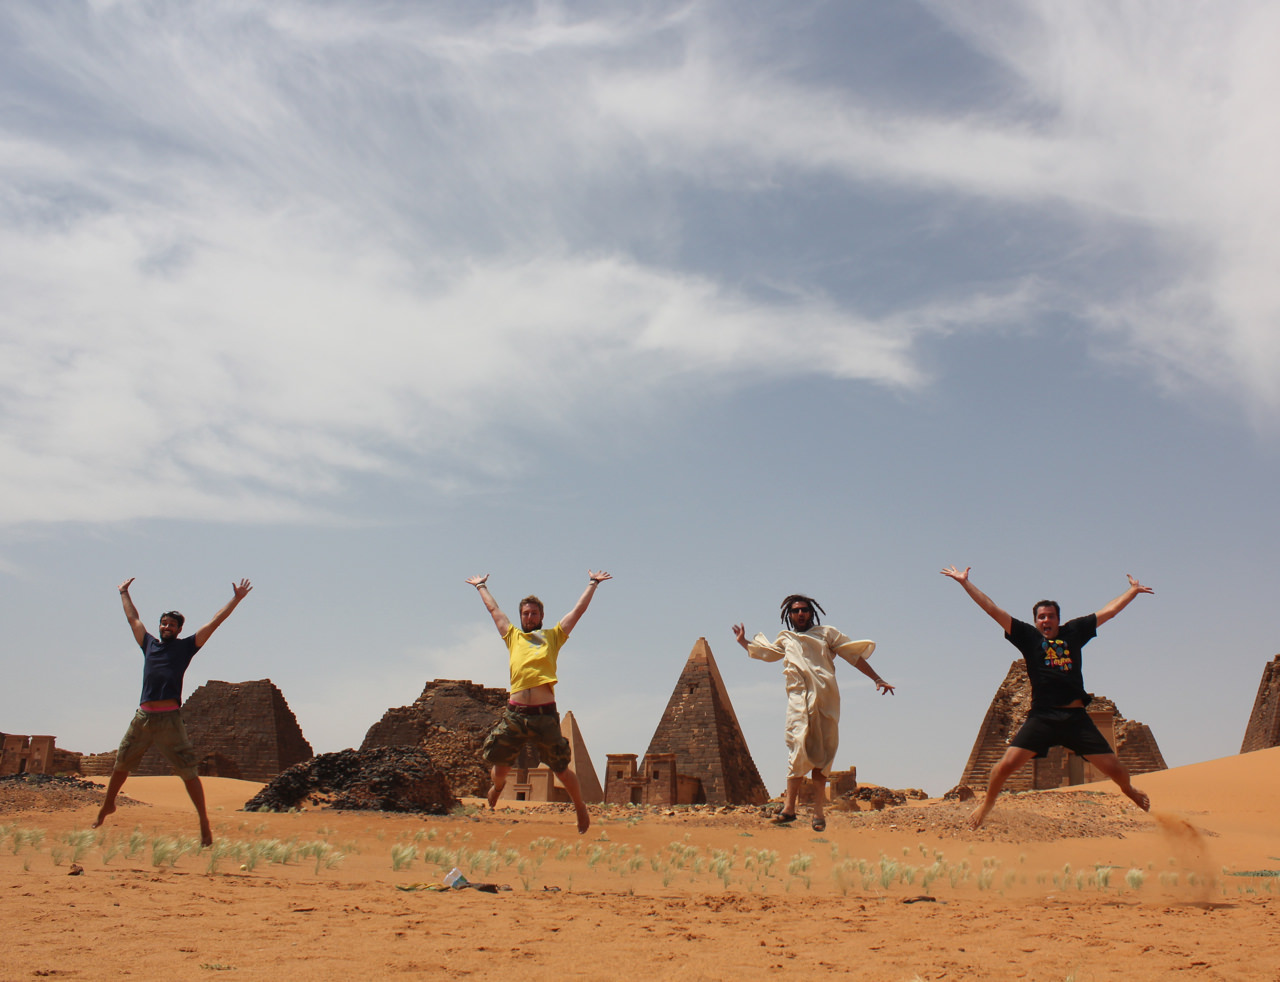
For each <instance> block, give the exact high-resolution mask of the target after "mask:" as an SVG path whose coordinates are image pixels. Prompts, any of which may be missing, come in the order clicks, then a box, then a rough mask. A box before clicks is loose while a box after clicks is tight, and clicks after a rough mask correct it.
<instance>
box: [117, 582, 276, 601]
mask: <svg viewBox="0 0 1280 982" xmlns="http://www.w3.org/2000/svg"><path fill="white" fill-rule="evenodd" d="M131 582H132V581H131ZM252 589H253V586H252V585H251V584H250V583H249V581H248V580H241V581H240V583H239V584H238V585H237V584H235V583H232V584H231V592H232V593H234V594H235V596H236V599H237V600H243V599H244V598H245V597H246V596H248V595H249V591H250V590H252Z"/></svg>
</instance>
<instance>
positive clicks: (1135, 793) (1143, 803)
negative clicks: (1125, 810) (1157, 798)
mask: <svg viewBox="0 0 1280 982" xmlns="http://www.w3.org/2000/svg"><path fill="white" fill-rule="evenodd" d="M1125 794H1127V795H1128V796H1129V800H1130V801H1132V802H1133V803H1134V804H1135V805H1137V806H1138V807H1139V808H1141V809H1142V810H1143V811H1144V812H1149V811H1151V799H1150V798H1148V797H1147V796H1146V794H1145V793H1144V792H1142V791H1139V790H1138V789H1137V788H1135V787H1134V786H1133V785H1132V784H1131V785H1129V790H1127V791H1126V792H1125Z"/></svg>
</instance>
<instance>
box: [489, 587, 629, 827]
mask: <svg viewBox="0 0 1280 982" xmlns="http://www.w3.org/2000/svg"><path fill="white" fill-rule="evenodd" d="M488 579H489V574H488V573H485V574H484V576H472V577H468V578H467V582H468V583H470V584H471V585H472V586H473V587H475V588H476V590H477V591H478V592H479V594H480V599H481V601H483V602H484V606H485V609H486V610H487V611H489V614H490V616H491V617H493V623H494V626H495V627H497V629H498V633H499V634H501V635H502V640H503V641H505V642H506V643H507V652H508V654H509V656H510V660H511V695H510V697H509V700H508V702H507V708H506V710H505V711H504V712H503V714H502V718H501V719H499V720H498V723H497V725H496V726H495V727H494V728H493V729H492V730H491V731H490V732H489V735H488V737H486V738H485V741H484V748H483V750H482V751H481V753H482V754H483V755H484V759H485V760H486V761H488V763H489V764H491V765H492V767H493V769H492V771H491V772H490V773H491V775H492V777H493V785H492V787H490V788H489V807H490V808H493V807H495V806H496V805H497V804H498V796H499V795H500V794H502V789H503V787H504V786H505V785H506V783H507V772H508V771H510V770H511V765H512V764H514V763H515V762H516V758H518V757H519V756H520V751H521V750H522V749H523V748H524V746H525V744H527V743H532V744H533V745H534V746H535V747H537V748H538V759H539V761H541V762H542V763H544V764H546V765H547V766H548V767H549V768H551V771H552V773H554V774H555V776H556V780H558V781H559V782H560V783H561V784H562V785H564V789H565V790H566V791H568V792H569V797H570V798H571V799H573V807H574V810H575V811H576V812H577V815H578V832H579V833H583V832H585V831H587V829H588V828H590V826H591V815H590V813H589V812H588V811H587V805H586V802H584V801H583V800H582V790H581V788H579V786H578V776H577V775H576V774H574V773H573V771H571V770H569V762H570V759H571V757H570V747H569V741H568V740H566V739H565V738H564V737H563V736H562V735H561V733H560V714H559V713H558V712H557V711H556V689H555V686H556V682H557V681H558V680H557V678H556V659H557V658H558V657H559V654H560V649H561V647H563V645H564V643H565V642H566V641H568V640H569V634H570V633H571V632H572V631H573V629H574V627H576V626H577V624H578V619H579V618H581V617H582V615H583V614H584V613H585V612H586V609H587V607H588V606H590V604H591V598H592V597H594V596H595V593H596V587H598V586H599V585H600V584H601V583H603V582H604V581H605V580H611V579H613V577H612V576H610V575H609V574H608V573H606V572H605V571H604V570H601V571H600V572H598V573H593V572H592V571H591V570H587V579H588V580H589V582H588V584H587V588H586V590H584V591H583V593H582V596H581V597H579V598H578V602H577V603H576V604H574V605H573V609H572V610H571V611H569V613H567V614H565V615H564V617H562V618H560V622H559V623H558V624H556V625H555V627H552V628H551V629H549V630H543V628H542V618H543V608H542V601H541V600H539V599H538V598H537V597H534V596H529V597H525V598H524V599H523V600H521V601H520V626H519V627H516V626H515V625H514V624H512V623H511V620H510V619H509V618H508V617H507V615H506V614H504V613H503V612H502V609H501V608H500V607H499V606H498V602H497V601H496V600H494V599H493V594H491V593H490V592H489V587H488V586H487V585H486V583H487V581H488Z"/></svg>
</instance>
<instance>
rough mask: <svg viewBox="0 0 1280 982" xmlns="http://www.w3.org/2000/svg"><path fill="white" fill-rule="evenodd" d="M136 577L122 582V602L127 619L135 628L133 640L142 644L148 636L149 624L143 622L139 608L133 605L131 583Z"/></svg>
mask: <svg viewBox="0 0 1280 982" xmlns="http://www.w3.org/2000/svg"><path fill="white" fill-rule="evenodd" d="M135 579H137V577H135V576H131V577H129V578H128V579H127V580H125V581H124V582H123V583H121V584H120V602H121V603H122V604H123V605H124V616H125V619H126V620H128V622H129V626H130V627H131V628H133V640H135V641H137V642H138V645H139V646H141V645H142V641H143V639H144V638H146V636H147V626H146V625H145V624H143V623H142V618H141V617H139V616H138V608H137V607H135V606H134V605H133V598H132V597H130V596H129V584H131V583H132V582H133V581H134V580H135Z"/></svg>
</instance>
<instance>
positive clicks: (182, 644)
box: [93, 577, 253, 846]
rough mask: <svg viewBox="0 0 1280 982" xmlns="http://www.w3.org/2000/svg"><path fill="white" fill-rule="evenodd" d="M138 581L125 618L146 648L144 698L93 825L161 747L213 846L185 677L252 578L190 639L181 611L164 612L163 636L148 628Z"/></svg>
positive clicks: (124, 593) (125, 588)
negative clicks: (187, 719)
mask: <svg viewBox="0 0 1280 982" xmlns="http://www.w3.org/2000/svg"><path fill="white" fill-rule="evenodd" d="M132 582H133V577H130V578H129V579H127V580H125V581H124V582H123V583H121V584H120V602H121V603H122V604H124V616H125V617H126V618H127V619H128V621H129V626H130V627H131V628H133V639H134V640H135V641H137V642H138V646H139V647H140V648H141V649H142V698H141V699H140V700H139V704H138V711H137V712H136V713H135V714H134V716H133V721H132V722H131V723H130V724H129V729H128V730H127V731H126V732H125V735H124V739H123V740H121V741H120V749H119V750H117V751H116V763H115V767H114V769H113V770H112V772H111V780H110V781H108V782H107V797H106V799H105V800H104V801H103V802H102V807H101V808H100V809H98V818H97V820H96V821H95V822H94V823H93V827H94V828H95V829H96V828H97V827H98V826H100V825H101V824H102V823H103V822H105V821H106V820H107V816H108V815H110V814H111V813H112V812H113V811H115V810H116V795H117V794H118V793H119V791H120V788H121V787H122V786H123V785H124V782H125V779H126V778H127V777H128V776H129V773H130V772H131V771H132V770H133V769H134V767H136V766H137V763H138V761H140V760H141V759H142V755H143V754H145V753H146V752H147V751H148V750H149V749H151V748H152V747H155V748H156V749H157V750H158V751H160V753H161V754H163V755H164V758H165V760H167V761H168V762H169V764H170V766H171V767H173V770H174V773H175V774H177V775H178V777H180V778H182V781H183V783H184V784H185V785H186V786H187V794H189V795H190V796H191V803H192V804H193V805H195V806H196V814H197V815H199V816H200V841H201V842H202V843H203V844H204V845H206V846H209V845H212V844H213V832H212V830H211V829H210V828H209V814H208V812H207V811H206V810H205V804H204V786H203V785H202V784H201V783H200V778H199V776H198V775H197V773H196V762H197V760H198V758H197V757H196V750H195V747H194V746H192V744H191V740H190V739H189V738H188V737H187V728H186V726H184V725H183V722H182V677H183V675H184V674H185V673H186V671H187V666H188V665H190V664H191V659H192V658H194V657H195V656H196V652H197V651H199V650H200V649H201V648H202V647H204V643H205V642H206V641H208V640H209V635H211V634H213V632H214V631H216V630H217V629H218V625H219V624H221V623H222V622H223V621H225V620H226V619H227V618H228V617H229V616H230V614H231V612H232V611H233V610H235V609H236V605H237V604H238V603H240V601H241V600H243V599H244V598H245V596H246V595H247V594H248V593H249V591H250V590H252V589H253V587H252V586H250V585H249V581H248V580H241V581H240V582H239V583H238V584H237V583H233V584H231V592H232V594H233V596H232V598H231V600H230V601H229V602H228V603H227V605H226V606H225V607H223V608H222V609H221V610H220V611H218V612H217V613H216V614H214V615H213V620H211V621H210V622H209V623H208V624H206V625H205V626H204V627H202V628H200V630H198V631H196V633H195V634H191V635H188V636H187V637H185V638H180V637H178V632H179V631H181V630H182V625H183V622H184V620H185V619H184V618H183V616H182V615H181V614H179V613H178V612H177V611H176V610H171V611H168V612H167V613H164V614H161V615H160V637H159V638H156V637H153V636H152V635H151V634H149V633H148V632H147V629H146V627H145V625H143V623H142V618H141V617H139V616H138V608H137V607H135V606H134V605H133V600H132V599H131V598H130V597H129V585H130V584H131V583H132Z"/></svg>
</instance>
